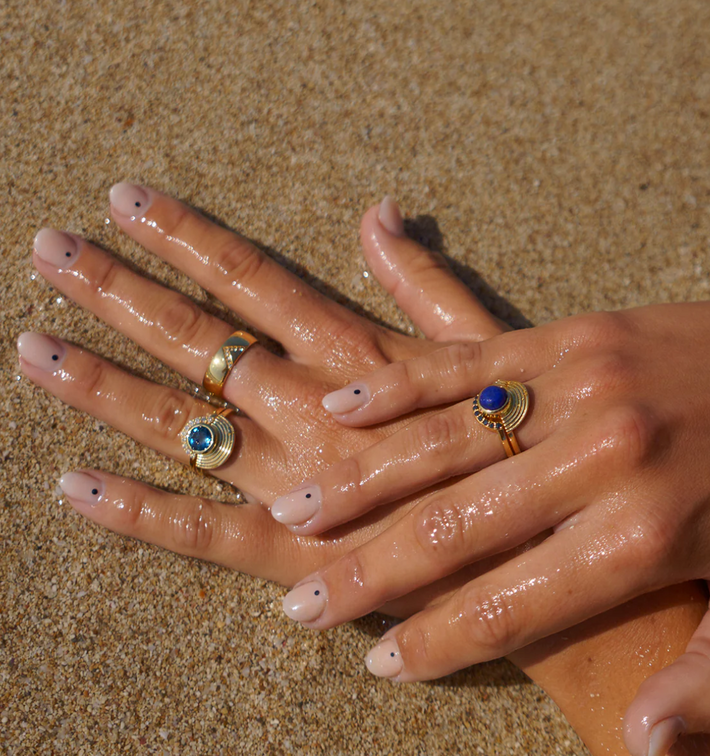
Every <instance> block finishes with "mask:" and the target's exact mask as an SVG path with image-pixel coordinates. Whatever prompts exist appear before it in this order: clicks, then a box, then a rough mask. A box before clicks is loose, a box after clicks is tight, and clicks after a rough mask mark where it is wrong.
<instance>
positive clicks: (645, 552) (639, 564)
mask: <svg viewBox="0 0 710 756" xmlns="http://www.w3.org/2000/svg"><path fill="white" fill-rule="evenodd" d="M678 533H679V528H678V526H677V525H675V524H674V523H673V522H672V521H671V518H669V517H664V516H663V515H660V516H659V514H657V513H654V512H647V511H644V512H639V511H638V510H637V511H635V512H634V513H633V519H632V522H630V523H629V525H628V526H627V527H626V528H624V536H625V540H627V541H630V542H631V548H630V549H629V550H628V554H627V555H626V559H627V561H628V564H624V565H622V567H623V568H630V569H633V570H635V571H636V572H637V573H638V572H639V571H640V575H641V578H642V580H644V581H649V585H653V583H654V580H655V578H656V575H657V571H658V568H659V567H663V565H667V564H669V563H672V557H673V556H675V557H676V558H677V556H678V548H677V543H678ZM622 551H623V550H622ZM622 558H623V557H622Z"/></svg>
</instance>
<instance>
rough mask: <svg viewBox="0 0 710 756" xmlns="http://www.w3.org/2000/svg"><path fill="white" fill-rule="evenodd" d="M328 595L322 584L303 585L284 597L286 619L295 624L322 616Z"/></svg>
mask: <svg viewBox="0 0 710 756" xmlns="http://www.w3.org/2000/svg"><path fill="white" fill-rule="evenodd" d="M327 602H328V594H327V592H326V590H325V588H324V586H323V584H322V583H316V582H311V583H304V584H303V585H299V586H298V588H294V589H293V590H292V591H290V592H289V593H287V594H286V595H285V596H284V603H283V608H284V612H285V613H286V616H287V617H290V618H291V619H292V620H296V622H312V621H313V620H315V619H318V617H320V616H321V614H323V610H324V609H325V605H326V603H327Z"/></svg>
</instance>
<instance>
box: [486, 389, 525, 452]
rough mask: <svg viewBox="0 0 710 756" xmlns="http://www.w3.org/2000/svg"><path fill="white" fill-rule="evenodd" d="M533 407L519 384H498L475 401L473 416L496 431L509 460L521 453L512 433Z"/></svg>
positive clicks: (489, 428)
mask: <svg viewBox="0 0 710 756" xmlns="http://www.w3.org/2000/svg"><path fill="white" fill-rule="evenodd" d="M529 406H530V394H529V393H528V390H527V388H526V387H525V386H524V385H523V384H522V383H518V382H517V381H496V382H495V383H493V384H491V385H490V386H486V387H485V388H484V389H483V391H481V392H480V393H479V394H477V395H476V396H475V397H474V398H473V416H474V417H475V418H476V420H478V422H479V423H480V424H481V425H483V426H484V427H486V428H488V430H492V431H496V432H497V433H498V435H499V436H500V440H501V441H502V442H503V448H504V449H505V453H506V455H507V456H508V457H512V456H513V455H514V454H520V445H519V444H518V439H517V438H516V437H515V433H514V432H513V431H514V430H515V429H516V428H517V427H518V426H519V425H520V423H522V422H523V420H524V419H525V416H526V415H527V413H528V408H529Z"/></svg>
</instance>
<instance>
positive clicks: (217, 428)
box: [180, 407, 234, 470]
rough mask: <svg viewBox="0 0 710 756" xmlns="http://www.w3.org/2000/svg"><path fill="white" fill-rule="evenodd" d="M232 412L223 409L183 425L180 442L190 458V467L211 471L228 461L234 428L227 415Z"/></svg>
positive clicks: (232, 445)
mask: <svg viewBox="0 0 710 756" xmlns="http://www.w3.org/2000/svg"><path fill="white" fill-rule="evenodd" d="M232 411H233V410H232V408H231V407H225V408H224V409H221V410H217V411H216V412H213V413H212V414H211V415H209V416H207V417H196V418H195V419H194V420H190V421H189V422H188V423H185V427H184V428H183V429H182V430H181V431H180V441H181V442H182V448H183V449H184V450H185V452H186V453H187V454H188V455H189V457H190V467H192V468H193V469H195V468H198V469H200V470H213V469H214V468H215V467H219V466H220V465H223V464H224V463H225V462H226V461H227V460H228V459H229V455H230V454H231V453H232V449H233V448H234V426H233V425H232V424H231V423H230V422H229V420H227V415H228V414H229V413H230V412H232Z"/></svg>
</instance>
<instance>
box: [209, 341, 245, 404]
mask: <svg viewBox="0 0 710 756" xmlns="http://www.w3.org/2000/svg"><path fill="white" fill-rule="evenodd" d="M254 344H256V339H255V338H254V337H253V336H252V335H251V334H250V333H246V331H235V332H234V333H233V334H232V335H231V336H230V337H229V338H228V339H227V340H226V341H225V342H224V343H223V344H222V346H221V347H220V348H219V349H218V350H217V351H216V352H215V354H214V357H213V358H212V359H211V360H210V364H209V366H208V368H207V370H206V371H205V377H204V378H203V379H202V385H203V387H204V389H205V391H206V392H207V393H208V394H212V396H216V397H219V398H220V399H221V398H222V392H223V391H224V384H225V383H226V382H227V378H228V377H229V373H230V372H231V370H232V368H233V367H234V366H235V365H236V364H237V362H239V360H240V359H241V358H242V357H243V356H244V352H246V351H247V349H249V347H250V346H253V345H254Z"/></svg>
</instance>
